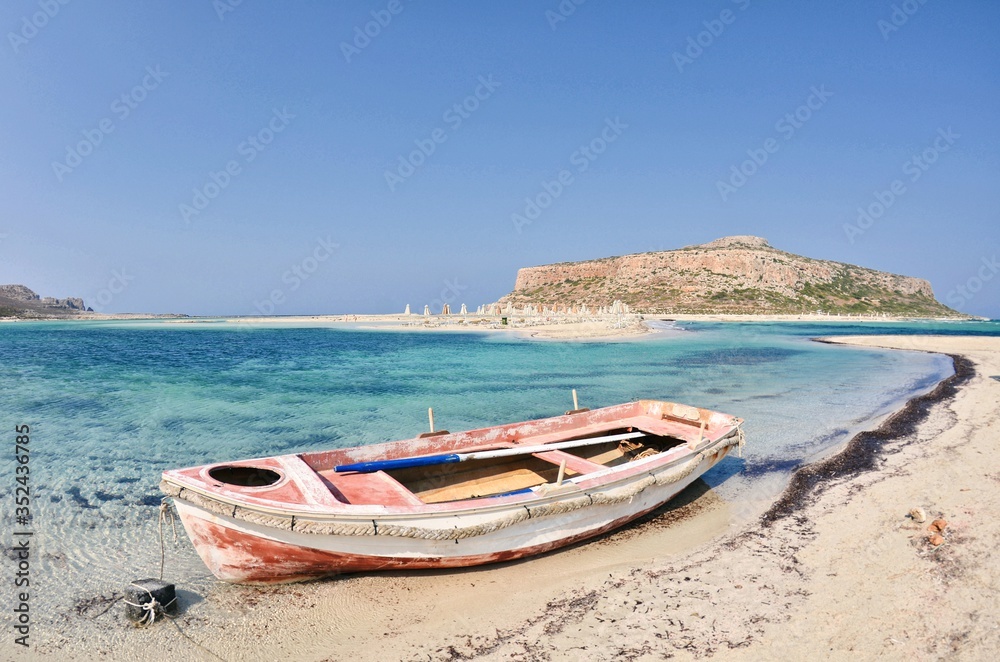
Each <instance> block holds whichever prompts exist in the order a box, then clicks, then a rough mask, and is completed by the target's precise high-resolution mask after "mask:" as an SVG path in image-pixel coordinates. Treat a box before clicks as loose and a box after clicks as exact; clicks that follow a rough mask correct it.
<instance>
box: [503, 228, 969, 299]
mask: <svg viewBox="0 0 1000 662" xmlns="http://www.w3.org/2000/svg"><path fill="white" fill-rule="evenodd" d="M615 300H620V301H622V302H623V303H625V304H628V306H629V307H630V308H631V309H632V310H633V311H635V312H646V313H667V314H669V313H759V314H789V313H813V312H817V311H823V312H829V313H855V314H856V313H864V314H868V313H875V314H879V313H886V314H890V315H909V316H923V317H938V316H959V315H960V313H957V312H955V311H954V310H951V309H950V308H948V307H946V306H944V305H943V304H941V303H939V302H938V301H937V300H936V299H935V298H934V292H933V290H932V289H931V285H930V283H928V282H927V281H926V280H921V279H919V278H911V277H908V276H898V275H896V274H890V273H885V272H881V271H875V270H874V269H866V268H864V267H858V266H854V265H851V264H844V263H841V262H831V261H829V260H814V259H811V258H807V257H802V256H800V255H793V254H792V253H786V252H784V251H781V250H778V249H776V248H773V247H772V246H771V245H770V244H768V243H767V240H765V239H762V238H760V237H751V236H737V237H724V238H722V239H717V240H715V241H712V242H709V243H707V244H702V245H698V246H688V247H686V248H681V249H678V250H673V251H661V252H656V253H638V254H635V255H623V256H621V257H609V258H602V259H598V260H588V261H585V262H563V263H559V264H548V265H544V266H539V267H527V268H524V269H521V270H519V271H518V273H517V281H516V283H515V285H514V291H513V292H511V293H510V294H508V295H507V296H505V297H503V298H502V299H501V300H500V301H499V303H500V304H501V306H505V305H507V304H508V303H509V304H512V305H513V306H515V307H521V306H524V305H526V304H532V305H534V306H538V307H550V308H551V307H562V306H581V305H584V304H586V305H587V306H588V307H590V308H591V309H594V308H598V307H601V306H608V305H610V304H611V303H612V302H613V301H615Z"/></svg>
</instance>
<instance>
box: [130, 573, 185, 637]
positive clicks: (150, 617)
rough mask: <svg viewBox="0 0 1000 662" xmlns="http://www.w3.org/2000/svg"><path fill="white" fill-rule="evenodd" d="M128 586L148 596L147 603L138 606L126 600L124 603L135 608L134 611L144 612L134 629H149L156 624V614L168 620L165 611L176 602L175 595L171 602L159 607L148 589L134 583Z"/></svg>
mask: <svg viewBox="0 0 1000 662" xmlns="http://www.w3.org/2000/svg"><path fill="white" fill-rule="evenodd" d="M129 586H134V587H135V588H137V589H139V590H140V591H145V592H146V595H148V596H149V602H143V603H140V604H136V603H134V602H129V601H128V600H125V601H124V602H125V604H127V605H129V606H132V607H135V608H136V609H141V610H142V611H143V612H144V613H143V615H142V618H141V619H140V620H139V621H138V622H137V623H136V624H135V626H136V627H139V628H145V627H149V626H150V625H152V624H153V623H155V622H156V615H157V614H160V615H161V616H163V617H164V618H170V615H169V614H167V609H169V608H170V606H171V605H173V604H174V603H175V602H177V596H176V595H175V596H174V598H173V600H171V601H170V602H168V603H166V604H163V605H161V604H160V603H159V601H158V600H157V599H156V598H155V597H153V594H152V593H150V592H149V589H147V588H146V587H144V586H139V585H138V584H136V583H135V582H132V583H131V584H129Z"/></svg>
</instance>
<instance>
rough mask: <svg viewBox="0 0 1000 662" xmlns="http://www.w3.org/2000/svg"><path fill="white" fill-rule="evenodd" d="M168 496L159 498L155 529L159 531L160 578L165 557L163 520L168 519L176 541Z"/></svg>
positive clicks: (174, 525) (174, 522)
mask: <svg viewBox="0 0 1000 662" xmlns="http://www.w3.org/2000/svg"><path fill="white" fill-rule="evenodd" d="M169 499H170V497H163V498H162V499H160V515H159V519H158V521H157V529H158V530H159V533H160V579H161V580H162V579H163V564H164V561H165V560H166V557H167V552H166V549H165V547H164V545H163V522H164V521H166V520H168V519H169V520H170V528H171V529H172V530H173V532H174V542H175V543H176V542H177V525H176V520H175V519H174V511H173V510H172V509H171V508H170V504H169V503H168V500H169Z"/></svg>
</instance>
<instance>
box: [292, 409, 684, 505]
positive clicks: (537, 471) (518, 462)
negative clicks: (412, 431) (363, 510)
mask: <svg viewBox="0 0 1000 662" xmlns="http://www.w3.org/2000/svg"><path fill="white" fill-rule="evenodd" d="M632 431H635V428H634V427H627V428H623V427H616V428H609V429H604V430H600V431H597V432H590V433H588V434H586V435H580V436H575V437H573V436H563V437H562V438H561V439H558V441H572V440H583V439H588V438H597V437H604V436H610V435H618V434H623V433H627V432H632ZM553 441H555V440H553ZM684 443H685V441H684V440H682V439H678V438H675V437H670V436H660V435H655V434H649V433H647V434H645V436H642V437H639V438H636V439H625V440H616V441H608V442H603V443H595V444H592V445H583V446H577V447H572V448H566V449H562V450H558V449H556V450H551V451H543V452H538V453H531V454H525V455H511V456H506V457H496V458H488V459H471V460H468V461H463V462H457V463H450V464H434V465H429V466H419V467H407V468H398V469H391V468H390V469H387V470H380V471H373V472H370V473H360V472H357V473H355V472H347V473H338V472H337V471H336V470H335V468H334V466H332V465H330V464H329V462H326V461H322V459H321V457H322V456H314V457H310V456H309V455H308V454H307V455H303V456H302V459H303V460H305V461H306V462H307V463H308V464H310V466H311V467H312V469H313V470H314V471H316V473H317V474H319V476H320V477H321V478H322V479H323V481H324V483H325V484H326V485H327V487H328V488H329V489H330V492H331V493H332V494H333V495H334V496H335V497H336V498H337V499H338V500H339V501H341V502H343V503H347V504H355V505H361V504H381V505H386V506H393V505H396V506H406V505H414V506H416V505H423V504H433V503H447V502H452V501H464V500H468V499H477V498H489V497H496V496H504V495H507V494H510V493H516V492H519V491H526V490H529V489H531V488H533V487H538V486H540V485H544V484H547V483H557V482H559V480H560V472H561V473H562V479H563V480H565V479H571V478H574V477H577V476H581V475H585V474H589V473H594V472H597V471H601V470H604V469H608V468H611V467H616V466H619V465H621V464H624V463H627V462H631V461H634V460H637V459H642V458H645V457H649V456H651V455H656V454H659V453H663V452H666V451H669V450H671V449H674V448H677V447H678V446H681V445H683V444H684ZM527 445H534V444H532V440H531V439H530V438H528V439H522V440H520V443H517V444H514V443H498V444H491V445H488V446H479V447H475V448H464V449H462V452H472V451H489V450H501V449H505V448H516V447H518V446H527ZM324 459H325V458H324Z"/></svg>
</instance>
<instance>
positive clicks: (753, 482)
mask: <svg viewBox="0 0 1000 662" xmlns="http://www.w3.org/2000/svg"><path fill="white" fill-rule="evenodd" d="M679 327H680V329H682V330H681V331H676V332H673V333H671V334H669V335H666V336H665V337H662V338H654V339H648V340H642V341H636V342H586V343H562V342H537V341H530V340H523V339H516V338H510V337H505V336H498V335H484V334H474V333H469V334H462V333H440V334H437V333H420V332H414V333H408V332H398V331H395V332H381V331H360V330H345V329H343V328H323V327H317V326H312V327H298V328H294V327H293V328H289V327H287V326H282V327H281V328H267V327H254V328H238V329H236V328H233V327H232V326H228V325H224V324H208V323H206V324H164V323H160V322H130V323H122V322H106V323H105V322H99V323H71V322H66V323H62V322H57V323H18V324H3V325H0V368H2V373H3V380H2V382H0V418H2V428H0V429H2V430H5V431H6V437H7V440H6V441H7V443H8V444H9V446H13V443H14V426H15V425H23V424H27V425H30V426H31V430H32V441H31V448H32V453H31V464H30V467H31V481H32V497H33V504H32V506H33V512H34V514H35V520H34V523H33V528H34V530H35V531H36V551H37V552H38V553H39V554H40V557H37V558H36V561H37V565H36V566H35V568H36V571H37V572H38V573H39V574H38V581H39V582H42V583H43V584H44V582H46V581H48V580H50V578H54V577H56V576H58V577H60V587H61V588H59V590H55V589H56V587H55V586H54V585H53V587H52V588H53V592H52V594H51V595H53V596H57V597H52V598H51V599H53V600H57V599H58V601H59V602H60V603H62V604H63V605H64V606H65V605H66V604H71V603H72V599H75V597H83V596H87V595H94V594H97V593H108V592H110V590H112V589H113V588H117V587H119V586H120V585H122V584H124V583H127V582H128V581H129V580H131V579H134V578H136V577H137V576H139V575H146V574H153V575H155V572H156V571H157V570H158V563H159V547H158V543H157V542H156V520H155V518H156V507H157V505H158V504H159V500H160V494H159V491H158V488H157V486H158V482H159V474H160V472H161V471H163V470H164V469H168V468H175V467H181V466H188V465H193V464H203V463H207V462H213V461H223V460H235V459H241V458H247V457H255V456H261V455H273V454H277V453H287V452H294V451H305V450H311V449H319V448H324V447H329V446H350V445H357V444H367V443H374V442H379V441H386V440H392V439H399V438H405V437H409V436H413V435H414V434H416V433H418V432H421V431H423V430H424V429H425V428H426V410H427V407H428V406H433V407H434V410H435V418H436V422H437V424H438V427H439V428H447V429H450V430H453V431H454V430H461V429H467V428H473V427H482V426H487V425H493V424H498V423H505V422H511V421H518V420H525V419H531V418H539V417H544V416H551V415H555V414H560V413H562V412H563V411H565V410H566V409H569V408H570V407H571V402H572V401H571V394H570V390H571V389H573V388H575V389H577V390H578V391H579V393H580V399H581V405H583V406H589V407H591V408H596V407H600V406H604V405H610V404H615V403H618V402H623V401H627V400H631V399H636V398H659V399H667V400H674V401H679V402H685V403H689V404H695V405H698V406H703V407H708V408H712V409H718V410H721V411H724V412H727V413H730V414H734V415H737V416H740V417H743V418H745V419H746V421H747V422H746V425H745V429H746V432H747V437H748V445H747V449H746V453H745V458H744V459H742V460H741V459H738V458H728V459H727V460H726V461H725V462H723V463H721V464H720V465H719V466H718V467H716V468H715V469H713V471H712V472H710V473H709V474H707V475H706V477H705V480H706V482H707V483H708V484H709V485H710V486H712V487H713V489H715V490H716V491H717V492H718V493H719V495H720V496H722V497H723V498H725V499H727V500H729V501H731V502H733V503H734V504H739V503H743V502H748V503H754V504H758V505H759V504H761V503H765V502H766V501H767V500H768V499H770V498H772V497H773V496H775V495H776V494H777V492H778V491H780V489H782V487H783V486H784V484H785V481H786V480H787V476H788V472H789V471H790V470H791V469H792V468H794V466H796V465H797V464H799V463H801V462H803V461H807V460H809V459H810V458H814V457H816V456H817V455H819V454H822V453H824V452H828V451H829V450H830V449H831V448H833V447H834V446H836V444H838V443H840V442H842V441H844V440H846V439H847V438H848V436H849V435H850V434H852V433H853V432H854V431H856V430H857V429H859V428H861V427H864V426H866V425H870V424H871V422H872V421H873V419H875V418H877V417H878V416H880V415H884V414H886V413H888V412H889V411H891V410H892V409H895V408H897V407H898V406H900V405H901V404H902V402H903V401H905V400H906V399H907V398H909V397H911V396H912V395H913V394H915V393H917V392H921V391H925V390H927V389H929V388H930V387H932V386H933V385H934V384H935V383H937V382H938V381H939V380H940V379H942V378H944V377H946V376H948V375H949V374H951V362H950V360H949V359H948V358H947V357H942V356H938V355H931V354H924V353H916V352H889V351H881V350H862V349H854V348H845V347H835V346H829V345H823V344H819V343H815V342H811V341H810V340H809V338H810V337H812V336H818V335H836V334H856V333H903V332H928V333H930V332H933V333H969V332H974V333H983V334H988V335H1000V324H996V323H962V324H916V325H900V324H887V325H870V324H866V325H864V326H852V325H847V324H831V325H816V324H725V325H723V324H680V325H679ZM11 457H12V454H11V453H4V454H3V456H2V459H0V502H2V503H3V504H4V509H3V513H4V518H5V520H6V521H5V523H4V529H5V531H7V532H8V533H6V534H5V538H4V540H3V543H4V544H5V545H9V544H10V535H9V531H10V530H11V526H10V525H12V524H13V522H12V521H11V515H12V512H13V505H14V504H13V494H12V492H13V482H14V481H13V478H14V464H13V462H12V460H11ZM751 511H753V509H752V508H750V509H746V510H745V511H741V510H740V509H739V508H738V507H737V508H735V510H734V512H735V513H736V514H737V516H739V515H740V514H741V513H743V514H745V515H746V516H749V514H752V513H751ZM170 564H171V569H172V571H171V577H172V580H174V581H177V582H178V583H187V584H189V585H199V584H200V585H205V584H207V583H210V582H211V579H210V577H209V576H208V575H207V571H206V570H205V569H204V568H203V567H202V565H201V563H200V561H199V560H198V559H197V557H196V556H195V555H194V553H193V551H192V550H191V549H190V545H189V544H188V543H187V541H186V540H185V539H183V537H182V539H181V540H180V541H179V542H178V543H177V544H176V545H171V560H170ZM109 587H110V588H109ZM66 593H69V594H70V595H65V594H66ZM58 596H61V597H58ZM74 596H75V597H74Z"/></svg>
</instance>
